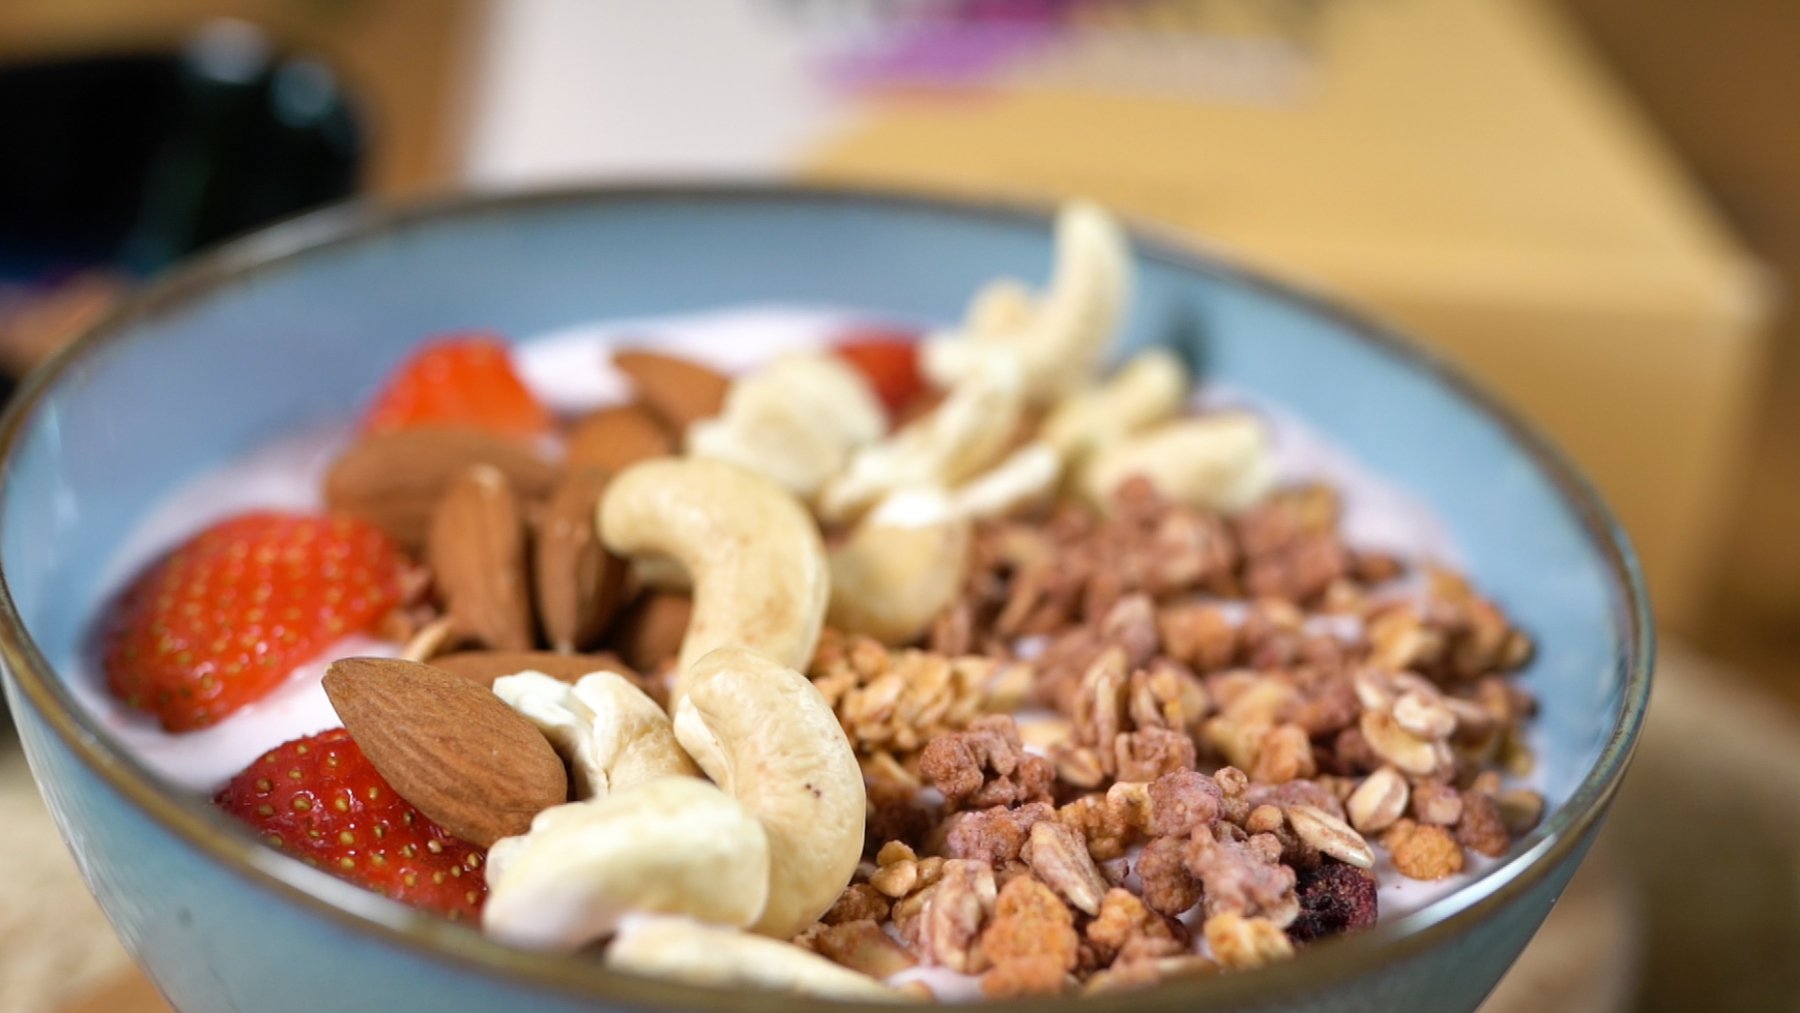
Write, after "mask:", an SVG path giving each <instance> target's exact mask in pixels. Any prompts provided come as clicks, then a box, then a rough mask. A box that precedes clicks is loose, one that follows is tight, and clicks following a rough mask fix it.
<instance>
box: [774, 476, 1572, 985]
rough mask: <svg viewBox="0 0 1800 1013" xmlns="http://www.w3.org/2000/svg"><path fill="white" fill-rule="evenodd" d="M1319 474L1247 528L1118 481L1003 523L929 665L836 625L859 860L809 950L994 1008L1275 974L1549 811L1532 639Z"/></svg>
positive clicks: (1246, 519) (824, 651) (985, 533)
mask: <svg viewBox="0 0 1800 1013" xmlns="http://www.w3.org/2000/svg"><path fill="white" fill-rule="evenodd" d="M1339 514H1340V507H1339V503H1338V499H1337V496H1336V495H1335V494H1334V492H1333V491H1332V490H1331V489H1329V488H1327V487H1324V486H1318V485H1313V486H1304V487H1298V488H1292V489H1286V490H1281V491H1278V492H1276V493H1275V494H1273V495H1271V496H1269V497H1267V498H1265V499H1264V500H1263V501H1262V502H1261V503H1259V504H1258V505H1256V506H1254V507H1252V508H1251V509H1249V510H1247V511H1245V512H1243V513H1241V514H1239V515H1236V516H1226V515H1224V514H1221V513H1216V512H1210V511H1205V510H1199V509H1195V508H1192V507H1187V506H1182V505H1179V504H1174V503H1170V502H1166V501H1164V500H1163V499H1162V498H1160V497H1159V496H1158V495H1157V493H1156V492H1155V490H1154V489H1153V488H1152V487H1151V486H1150V485H1149V484H1148V483H1145V482H1141V481H1132V482H1128V483H1126V484H1125V485H1124V486H1123V487H1122V488H1121V489H1120V490H1119V491H1118V493H1117V494H1116V495H1115V496H1114V498H1113V500H1112V502H1111V503H1110V505H1109V508H1108V509H1107V510H1104V511H1100V510H1095V509H1092V508H1088V507H1084V506H1081V505H1077V504H1071V503H1067V502H1064V503H1060V504H1058V505H1057V506H1055V507H1054V508H1052V509H1051V510H1050V511H1049V512H1048V513H1047V514H1044V515H1041V516H1037V517H1024V518H1010V519H1003V520H995V521H990V522H987V523H985V524H983V525H981V526H980V527H979V528H978V530H977V532H976V537H975V540H974V544H973V546H972V549H971V553H972V556H973V560H972V565H971V568H970V574H971V575H970V577H969V579H968V582H967V585H966V587H965V590H964V593H963V595H962V596H961V598H960V600H959V601H957V603H956V604H955V605H954V606H953V607H952V608H951V609H949V610H947V611H946V612H945V613H943V614H942V615H940V616H939V618H938V621H937V622H936V623H935V624H934V625H933V627H932V630H931V632H930V634H929V636H928V637H927V641H926V644H925V646H919V647H907V648H900V649H892V648H886V647H882V646H881V645H879V644H877V643H875V642H874V641H871V640H868V639H866V638H858V637H843V636H838V635H836V634H831V633H829V632H828V634H827V636H826V637H825V638H824V640H823V643H822V645H821V647H820V649H819V653H818V657H817V658H816V659H815V662H814V664H813V666H812V672H811V674H812V678H813V680H814V684H815V685H817V686H818V687H819V689H820V690H821V691H822V692H823V693H824V694H825V696H826V698H827V700H829V701H830V702H831V703H832V705H833V707H834V709H835V710H836V713H837V714H838V717H839V719H840V721H841V722H842V724H843V727H844V729H845V731H846V733H848V735H849V737H850V740H851V742H852V743H853V744H854V745H855V746H856V749H857V751H858V754H859V756H861V757H862V758H863V761H864V768H865V774H866V776H867V781H868V785H869V798H870V810H869V827H868V831H869V834H868V849H869V851H868V854H869V860H868V861H867V862H865V863H864V866H863V868H862V870H861V871H860V872H859V874H858V875H857V877H856V880H855V882H853V883H852V884H851V885H850V887H849V888H848V889H847V890H846V891H845V893H844V895H843V897H842V898H841V899H840V901H839V902H838V904H837V906H836V907H834V908H833V909H832V910H831V911H830V912H828V913H827V914H826V916H825V917H824V919H823V920H822V921H821V922H820V923H819V924H818V925H816V926H814V927H813V928H811V929H808V930H807V931H806V932H805V933H803V934H802V935H801V937H800V938H799V939H798V940H796V941H797V942H799V943H800V944H801V945H803V946H805V947H807V948H808V949H811V950H813V951H815V952H817V953H820V954H822V955H824V956H826V957H828V958H830V959H832V960H834V961H837V962H838V963H841V964H843V965H845V966H847V967H851V968H854V969H856V970H859V971H863V972H865V973H868V974H873V975H877V976H880V977H890V976H892V975H894V974H896V973H898V972H899V971H903V970H907V969H909V968H914V967H938V968H944V969H947V970H949V971H953V972H957V973H960V974H964V975H970V976H975V977H977V978H978V979H979V983H980V988H981V990H982V992H983V994H985V995H988V996H991V997H1006V996H1021V995H1047V994H1055V993H1062V992H1068V991H1090V992H1091V991H1101V990H1108V989H1117V988H1126V987H1133V986H1138V985H1144V984H1149V983H1153V982H1157V981H1162V980H1166V979H1168V978H1170V977H1174V976H1178V975H1184V974H1211V973H1218V972H1220V971H1230V970H1236V969H1242V968H1250V967H1257V966H1260V965H1263V964H1267V963H1269V962H1271V961H1277V960H1282V959H1286V958H1288V957H1291V956H1292V955H1293V954H1294V953H1295V951H1296V949H1297V948H1300V947H1305V946H1307V945H1310V944H1312V943H1314V942H1316V941H1318V940H1320V939H1325V938H1329V937H1330V936H1333V935H1336V934H1339V933H1343V932H1353V931H1356V930H1359V929H1363V928H1367V927H1369V926H1371V925H1373V924H1374V923H1375V920H1376V913H1377V877H1378V876H1403V877H1409V878H1413V879H1424V880H1433V879H1442V878H1444V877H1448V876H1451V875H1454V874H1456V873H1458V872H1460V871H1462V870H1463V869H1465V868H1467V867H1468V866H1469V864H1470V863H1471V862H1472V861H1473V858H1472V857H1471V856H1472V855H1479V856H1490V857H1494V856H1499V855H1501V854H1504V853H1505V851H1506V850H1507V848H1508V847H1510V845H1511V843H1512V841H1513V840H1514V838H1515V837H1517V836H1518V835H1520V834H1522V833H1524V832H1525V831H1527V830H1529V829H1530V828H1531V827H1532V826H1533V825H1534V824H1535V822H1536V820H1537V819H1538V818H1539V816H1540V815H1541V813H1542V809H1543V801H1542V799H1541V798H1540V797H1538V796H1537V795H1536V794H1535V793H1534V792H1531V791H1529V790H1528V789H1519V788H1511V789H1509V788H1506V787H1503V780H1502V778H1503V775H1520V774H1524V773H1527V772H1528V771H1529V769H1530V765H1531V762H1532V758H1531V753H1530V750H1529V748H1528V747H1527V746H1526V745H1525V742H1524V738H1523V728H1524V724H1525V722H1526V721H1527V720H1528V719H1529V718H1530V717H1531V716H1532V713H1533V709H1534V703H1533V701H1532V699H1531V697H1530V696H1529V695H1528V694H1526V693H1525V692H1524V691H1522V690H1521V689H1519V688H1518V687H1517V686H1515V685H1513V684H1512V683H1511V682H1510V681H1509V680H1508V679H1507V675H1508V673H1509V672H1511V671H1512V670H1514V669H1516V668H1518V667H1519V666H1520V665H1521V664H1523V663H1524V661H1525V660H1527V658H1528V657H1529V656H1530V652H1531V643H1530V640H1529V639H1528V638H1527V637H1526V636H1525V635H1524V634H1523V633H1522V632H1521V631H1519V630H1517V629H1515V628H1514V627H1513V626H1512V625H1511V623H1510V622H1509V621H1508V620H1507V618H1506V616H1505V614H1504V613H1502V612H1501V611H1500V610H1499V609H1498V608H1497V607H1496V606H1495V605H1494V604H1493V603H1492V602H1490V601H1488V600H1487V599H1485V598H1483V597H1481V596H1480V595H1479V594H1478V593H1477V592H1476V591H1475V590H1474V589H1473V588H1472V587H1470V586H1469V584H1468V583H1467V582H1466V581H1465V580H1463V579H1462V578H1460V577H1459V576H1457V575H1456V574H1453V573H1450V572H1447V571H1444V570H1440V569H1435V568H1424V569H1419V570H1413V569H1409V568H1408V567H1406V566H1404V565H1403V564H1402V563H1401V562H1400V561H1399V560H1397V559H1394V558H1392V557H1389V556H1385V555H1380V554H1374V553H1364V552H1357V551H1354V550H1352V549H1350V548H1349V547H1348V546H1346V545H1345V543H1344V541H1343V538H1342V536H1341V533H1340V530H1339Z"/></svg>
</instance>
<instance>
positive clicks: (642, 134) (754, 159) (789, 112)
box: [464, 0, 843, 186]
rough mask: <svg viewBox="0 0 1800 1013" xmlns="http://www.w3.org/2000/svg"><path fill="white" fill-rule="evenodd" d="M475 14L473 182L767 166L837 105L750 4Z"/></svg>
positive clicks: (599, 0) (800, 142) (505, 1)
mask: <svg viewBox="0 0 1800 1013" xmlns="http://www.w3.org/2000/svg"><path fill="white" fill-rule="evenodd" d="M488 18H489V26H488V30H487V31H486V32H484V33H483V52H482V55H481V59H480V61H479V66H480V72H479V77H478V80H477V83H476V87H475V95H474V99H473V102H472V111H473V119H472V123H471V128H470V132H469V141H468V147H467V149H466V152H465V158H464V172H465V176H466V179H467V181H468V182H469V183H471V184H473V185H476V186H518V185H524V184H531V183H549V182H558V181H569V180H576V179H593V178H595V177H614V178H619V177H646V176H688V177H695V176H715V177H716V176H760V175H772V174H775V173H776V172H778V171H779V170H780V169H781V168H782V166H783V165H784V164H785V163H786V162H787V160H788V159H789V158H790V157H791V155H792V153H793V152H794V151H795V150H797V149H799V148H802V147H803V146H805V145H806V144H807V143H808V142H810V141H811V140H812V139H814V138H816V137H819V136H821V135H822V133H823V132H824V131H826V130H829V129H831V128H832V127H833V126H834V125H835V124H836V123H838V122H839V117H840V116H841V115H842V113H843V108H842V103H840V102H839V101H837V100H836V99H834V98H833V97H832V95H831V94H830V93H829V92H828V91H827V90H826V89H824V88H822V87H820V85H819V82H818V80H817V78H816V76H815V74H814V72H813V63H812V61H811V60H809V59H807V58H806V53H807V46H806V45H805V42H804V39H803V38H802V37H801V36H800V35H797V34H795V33H793V32H791V31H786V30H784V28H783V22H782V21H781V20H780V19H779V18H778V17H777V15H776V14H775V13H774V12H773V11H772V10H771V9H770V8H768V7H767V6H765V5H764V4H761V3H754V2H740V0H500V2H498V3H495V4H491V5H489V15H488Z"/></svg>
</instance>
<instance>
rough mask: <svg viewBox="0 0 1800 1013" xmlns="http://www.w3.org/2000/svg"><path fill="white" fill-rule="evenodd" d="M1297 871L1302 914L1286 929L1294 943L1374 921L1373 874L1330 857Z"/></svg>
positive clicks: (1352, 928) (1354, 928)
mask: <svg viewBox="0 0 1800 1013" xmlns="http://www.w3.org/2000/svg"><path fill="white" fill-rule="evenodd" d="M1297 871H1298V875H1299V878H1298V881H1297V884H1296V892H1297V893H1298V894H1299V896H1300V916H1299V917H1298V918H1295V919H1294V923H1293V924H1292V925H1289V926H1288V929H1287V933H1288V936H1289V938H1291V939H1293V940H1294V942H1296V943H1310V942H1312V941H1314V940H1317V939H1323V938H1325V937H1327V936H1335V935H1337V934H1338V933H1340V932H1356V931H1359V930H1362V929H1366V928H1369V927H1371V926H1373V925H1374V924H1375V877H1374V876H1373V875H1371V874H1370V873H1367V872H1364V871H1363V870H1361V869H1358V868H1357V867H1355V866H1353V865H1345V864H1344V863H1342V862H1338V861H1333V860H1331V859H1326V860H1325V861H1323V862H1320V863H1319V864H1318V865H1316V866H1314V867H1313V868H1310V869H1300V870H1297Z"/></svg>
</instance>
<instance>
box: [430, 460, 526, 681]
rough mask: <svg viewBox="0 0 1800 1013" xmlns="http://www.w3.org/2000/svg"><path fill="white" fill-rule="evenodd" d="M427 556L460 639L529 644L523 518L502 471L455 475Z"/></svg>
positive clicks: (520, 647) (502, 645) (500, 645)
mask: <svg viewBox="0 0 1800 1013" xmlns="http://www.w3.org/2000/svg"><path fill="white" fill-rule="evenodd" d="M428 550H429V551H428V554H427V558H428V559H429V560H430V561H431V568H432V571H433V573H434V574H435V575H436V578H437V588H438V593H439V594H440V595H441V596H442V597H443V599H444V604H445V608H446V611H448V612H449V614H450V618H451V620H452V624H453V629H454V630H455V632H456V634H457V635H459V636H461V637H465V638H468V639H472V640H474V641H476V642H477V643H479V644H482V645H484V646H487V647H492V648H495V649H496V650H502V651H524V650H529V649H530V648H531V645H532V624H531V602H530V599H529V597H528V592H527V589H526V579H525V520H524V516H523V514H522V513H521V512H520V508H519V500H518V497H517V496H515V495H514V494H513V490H512V486H511V485H510V484H509V483H508V482H507V480H506V475H505V474H504V473H503V472H501V471H500V469H499V468H496V467H494V466H493V465H489V464H477V465H475V466H474V467H471V468H469V469H467V470H465V471H464V472H463V473H462V474H461V475H459V476H457V477H456V478H455V479H454V480H453V481H452V482H451V483H450V485H449V487H448V488H447V489H445V491H444V496H443V499H442V500H440V501H439V503H438V507H437V511H436V512H435V513H434V514H433V515H432V520H431V538H430V542H429V546H428Z"/></svg>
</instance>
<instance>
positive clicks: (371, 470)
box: [325, 429, 556, 551]
mask: <svg viewBox="0 0 1800 1013" xmlns="http://www.w3.org/2000/svg"><path fill="white" fill-rule="evenodd" d="M476 464H487V465H492V466H493V467H495V468H498V469H500V471H501V472H503V473H504V474H505V475H506V478H507V480H508V481H509V482H510V483H511V484H512V486H513V488H514V489H516V490H517V491H518V493H519V494H520V495H521V496H525V497H526V498H532V499H534V498H537V497H539V496H542V495H544V494H545V493H546V492H548V491H549V489H550V485H551V483H552V482H553V481H554V480H555V478H556V473H555V471H554V470H552V469H551V467H550V466H549V465H548V464H546V463H544V462H543V461H542V460H539V459H538V458H537V457H536V456H534V455H533V454H532V453H531V451H530V450H528V449H526V448H525V447H523V446H520V445H519V444H517V443H512V442H509V441H506V440H502V439H498V438H496V437H493V436H489V435H487V434H486V433H482V432H479V431H477V430H473V429H405V430H401V431H399V432H392V433H382V434H380V435H377V436H370V437H367V438H364V439H362V440H359V441H357V442H356V443H354V444H352V445H351V446H350V448H349V449H348V450H345V451H344V453H343V454H342V455H341V456H340V457H338V459H337V460H336V461H334V462H333V463H332V465H331V470H330V471H329V472H328V473H327V474H326V476H325V502H326V504H327V505H328V506H330V507H331V509H333V510H340V511H343V512H345V513H349V514H355V515H356V516H358V517H361V518H363V519H365V520H367V521H370V522H371V523H373V524H375V525H377V526H378V527H380V528H382V529H383V530H385V531H387V533H388V534H391V535H393V536H394V537H395V538H397V539H399V540H400V542H401V544H403V545H405V546H406V547H407V548H408V549H411V550H413V551H417V550H419V549H420V548H422V547H424V545H425V541H426V538H427V536H428V534H429V532H430V530H431V515H432V513H433V511H435V510H436V509H437V504H438V500H439V499H441V498H442V497H443V495H444V490H445V489H447V488H449V486H450V482H451V481H452V480H453V479H455V478H456V477H457V476H458V475H460V474H462V473H463V472H464V471H467V470H468V469H469V467H470V466H471V465H476Z"/></svg>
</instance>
